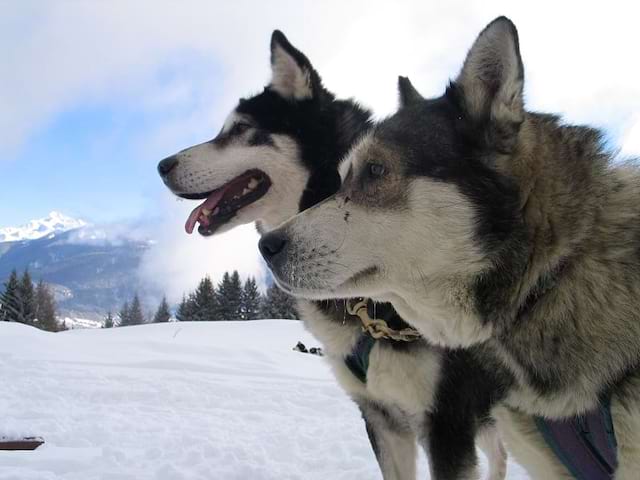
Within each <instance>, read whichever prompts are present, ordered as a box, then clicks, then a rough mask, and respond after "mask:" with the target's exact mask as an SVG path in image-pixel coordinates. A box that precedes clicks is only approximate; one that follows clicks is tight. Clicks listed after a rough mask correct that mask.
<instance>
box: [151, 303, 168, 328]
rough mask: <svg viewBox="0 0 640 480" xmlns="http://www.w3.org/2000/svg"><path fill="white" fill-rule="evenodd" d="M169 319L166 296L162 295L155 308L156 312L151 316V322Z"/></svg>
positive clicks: (161, 321)
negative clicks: (156, 308)
mask: <svg viewBox="0 0 640 480" xmlns="http://www.w3.org/2000/svg"><path fill="white" fill-rule="evenodd" d="M170 319H171V311H170V310H169V304H168V303H167V297H162V301H161V302H160V305H159V306H158V310H156V314H155V315H154V316H153V323H164V322H168V321H169V320H170Z"/></svg>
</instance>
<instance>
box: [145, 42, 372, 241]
mask: <svg viewBox="0 0 640 480" xmlns="http://www.w3.org/2000/svg"><path fill="white" fill-rule="evenodd" d="M271 70H272V78H271V81H270V83H269V85H268V86H267V87H266V88H265V89H264V91H263V92H262V93H260V94H258V95H255V96H253V97H251V98H248V99H242V100H240V102H239V104H238V105H237V107H236V108H235V109H234V110H233V111H232V112H231V114H230V115H229V116H228V117H227V120H226V121H225V123H224V126H223V127H222V130H221V131H220V133H219V134H218V135H217V136H216V137H215V138H214V139H213V140H211V141H209V142H205V143H202V144H200V145H196V146H193V147H190V148H187V149H185V150H183V151H181V152H179V153H177V154H175V155H173V156H171V157H168V158H166V159H164V160H162V161H161V162H160V164H159V165H158V171H159V173H160V176H161V177H162V180H163V181H164V183H165V184H166V185H167V187H169V189H170V190H171V191H172V192H173V193H174V194H176V195H178V196H180V197H182V198H186V199H192V200H204V201H203V202H202V203H200V204H199V205H198V206H197V207H196V208H195V209H194V210H193V211H192V213H191V215H190V216H189V218H188V220H187V222H186V230H187V232H188V233H191V232H192V231H193V229H194V227H195V225H196V224H198V223H199V228H198V231H199V232H200V234H202V235H205V236H209V235H212V234H214V233H221V232H224V231H227V230H230V229H232V228H234V227H236V226H238V225H242V224H245V223H251V222H254V221H260V222H261V223H262V224H263V226H264V227H265V229H267V230H268V229H269V228H271V227H273V226H275V225H278V224H279V223H281V222H283V221H284V220H286V219H287V218H289V217H291V216H292V215H294V214H295V213H297V212H299V211H300V210H302V209H304V208H306V207H309V206H311V205H313V204H315V203H317V202H318V201H320V200H322V199H324V198H326V197H327V196H329V195H331V194H332V193H334V192H335V191H336V190H337V189H338V187H339V185H340V177H339V174H338V167H337V166H338V161H339V159H340V158H341V157H342V156H343V155H344V154H345V153H346V152H347V151H348V148H349V147H350V146H351V144H352V143H353V142H354V141H355V139H356V138H357V137H358V136H359V135H361V133H362V131H363V130H365V129H367V128H368V127H369V116H370V115H369V113H368V112H367V111H365V110H363V109H361V108H360V107H359V106H358V105H357V104H355V103H354V102H351V101H337V100H335V98H334V96H333V94H331V93H330V92H329V91H328V90H326V89H325V88H324V87H323V85H322V82H321V79H320V76H319V75H318V73H317V72H316V70H315V69H314V68H313V67H312V65H311V63H310V62H309V60H308V59H307V57H306V56H305V55H304V54H302V53H301V52H300V51H298V50H297V49H295V48H294V47H293V46H292V45H291V44H290V43H289V41H288V40H287V39H286V37H285V36H284V35H283V34H282V33H281V32H279V31H275V32H274V33H273V35H272V38H271Z"/></svg>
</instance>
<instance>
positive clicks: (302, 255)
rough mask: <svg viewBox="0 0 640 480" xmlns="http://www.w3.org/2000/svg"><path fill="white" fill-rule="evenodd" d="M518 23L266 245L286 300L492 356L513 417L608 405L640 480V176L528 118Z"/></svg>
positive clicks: (619, 473) (565, 129) (379, 131)
mask: <svg viewBox="0 0 640 480" xmlns="http://www.w3.org/2000/svg"><path fill="white" fill-rule="evenodd" d="M523 83H524V71H523V65H522V59H521V57H520V50H519V42H518V35H517V31H516V29H515V26H514V25H513V24H512V23H511V21H509V20H508V19H506V18H504V17H501V18H499V19H496V20H495V21H494V22H492V23H491V24H489V26H488V27H487V28H486V29H485V30H484V31H483V32H482V33H480V35H479V37H478V39H477V40H476V42H475V43H474V45H473V46H472V47H471V49H470V51H469V54H468V56H467V59H466V60H465V62H464V65H463V67H462V70H461V72H460V75H459V76H458V78H457V79H456V80H455V81H454V82H452V83H451V84H450V85H449V87H448V88H447V90H446V92H445V94H444V95H443V96H441V97H439V98H435V99H430V100H424V99H422V98H421V97H420V95H419V94H417V92H414V94H413V95H412V101H411V102H409V104H407V105H405V107H404V108H401V109H400V110H399V111H398V112H397V113H396V114H395V115H393V116H392V117H390V118H388V119H386V120H384V121H383V122H381V123H380V124H378V125H377V126H376V127H375V129H373V130H372V131H371V132H369V133H368V134H367V135H366V136H365V137H364V138H363V139H362V140H361V141H360V142H359V143H358V145H357V146H356V147H355V148H354V149H353V150H352V152H351V154H350V155H349V157H348V159H347V160H346V162H345V163H344V166H343V167H342V168H341V171H342V174H343V178H344V180H343V183H342V186H341V189H340V191H339V192H338V193H337V194H336V195H335V196H332V197H331V198H330V199H327V200H326V201H325V202H323V203H322V204H321V205H318V206H316V207H314V208H312V209H309V210H307V211H305V212H302V213H301V214H299V215H298V216H296V217H294V218H293V219H291V220H289V221H288V222H286V223H285V224H284V225H282V226H281V227H279V228H278V229H277V230H274V231H272V232H270V233H269V234H268V235H267V236H264V237H263V238H262V240H261V243H263V246H262V251H263V253H264V254H265V256H266V257H267V258H268V260H269V263H270V265H271V267H272V270H273V272H274V274H275V275H276V278H277V280H278V282H279V284H280V286H282V287H283V288H284V289H285V290H287V291H289V292H291V293H293V294H295V295H299V296H302V297H306V298H313V299H323V298H332V297H338V298H340V297H343V296H355V295H363V296H367V297H373V298H377V299H380V300H384V301H390V302H391V303H392V304H393V306H394V308H395V309H396V310H397V312H398V313H399V314H400V315H401V316H402V318H404V319H406V320H407V322H409V323H410V324H411V325H413V326H414V327H416V328H417V329H418V330H420V332H422V333H423V335H424V336H425V337H427V338H428V339H430V340H431V341H432V342H434V343H435V344H439V345H442V346H445V347H469V346H471V345H478V344H481V345H484V346H485V347H486V348H488V349H490V350H492V351H493V352H494V353H495V354H496V355H498V357H499V358H500V359H501V364H502V365H504V366H505V367H507V368H508V369H509V371H510V372H511V373H512V375H513V377H514V379H515V382H514V384H513V385H512V386H511V388H510V391H509V393H508V395H507V398H506V401H505V402H506V404H508V405H510V406H511V407H515V408H518V409H520V410H521V411H524V412H526V413H528V414H534V415H542V416H545V417H550V418H564V417H569V416H573V415H578V414H582V413H583V412H585V411H591V410H593V409H597V408H601V405H602V404H605V405H608V404H610V411H611V414H612V422H613V426H614V427H615V433H616V436H617V443H618V467H617V470H616V473H615V478H617V479H622V478H624V479H638V478H640V370H639V367H640V209H639V208H638V205H640V168H638V165H637V163H636V164H633V163H631V162H628V163H619V162H614V161H613V159H614V155H613V154H612V153H611V152H609V151H607V149H606V148H605V147H604V146H603V142H602V135H601V134H600V132H598V131H596V130H594V129H592V128H589V127H584V126H573V125H564V124H562V123H561V122H560V120H559V119H558V118H557V117H556V116H553V115H548V114H538V113H532V112H527V111H526V110H525V108H524V102H523Z"/></svg>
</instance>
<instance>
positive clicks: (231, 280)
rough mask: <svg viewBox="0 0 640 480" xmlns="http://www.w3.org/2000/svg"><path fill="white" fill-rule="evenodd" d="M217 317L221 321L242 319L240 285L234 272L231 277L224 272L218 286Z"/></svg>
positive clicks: (238, 276)
mask: <svg viewBox="0 0 640 480" xmlns="http://www.w3.org/2000/svg"><path fill="white" fill-rule="evenodd" d="M217 293H218V301H219V306H220V308H219V316H220V319H221V320H240V319H241V318H242V284H241V283H240V275H239V274H238V271H237V270H234V271H233V273H232V274H231V275H229V272H225V273H224V275H223V276H222V281H221V282H220V283H219V284H218V292H217Z"/></svg>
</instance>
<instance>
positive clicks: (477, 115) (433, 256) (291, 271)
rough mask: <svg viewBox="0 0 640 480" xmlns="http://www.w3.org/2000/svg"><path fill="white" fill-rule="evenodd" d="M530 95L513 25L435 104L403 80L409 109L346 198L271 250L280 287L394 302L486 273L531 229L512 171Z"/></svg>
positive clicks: (356, 155)
mask: <svg viewBox="0 0 640 480" xmlns="http://www.w3.org/2000/svg"><path fill="white" fill-rule="evenodd" d="M522 85H523V69H522V63H521V60H520V54H519V48H518V37H517V32H516V30H515V27H514V26H513V24H512V23H511V22H510V21H509V20H507V19H505V18H499V19H497V20H495V21H494V22H492V23H491V24H490V25H489V26H488V27H487V28H486V29H485V30H484V31H483V32H482V33H481V34H480V36H479V37H478V39H477V40H476V42H475V44H474V45H473V47H472V48H471V50H470V52H469V54H468V57H467V59H466V61H465V64H464V66H463V68H462V71H461V73H460V75H459V77H458V78H457V80H456V81H455V82H452V83H451V85H450V86H449V88H448V89H447V91H446V93H445V94H444V95H443V96H442V97H439V98H436V99H431V100H425V99H423V98H422V97H421V96H420V95H419V94H418V93H417V92H416V91H415V89H414V88H413V87H412V86H411V84H410V83H409V81H408V80H407V79H401V80H400V98H401V101H402V103H403V105H402V107H401V108H400V110H399V111H398V112H397V113H396V114H395V115H393V116H392V117H390V118H388V119H386V120H385V121H383V122H381V123H380V124H379V125H378V126H376V127H375V129H374V130H372V131H371V132H370V133H368V134H367V135H366V136H365V137H364V138H363V139H362V140H361V141H360V142H359V143H358V144H357V146H356V147H355V148H354V149H353V150H352V151H351V153H350V154H349V156H348V157H347V159H346V160H345V162H344V163H343V165H342V166H341V173H342V176H343V183H342V186H341V188H340V190H339V191H338V193H337V194H336V195H334V196H332V197H330V198H329V199H327V200H325V201H324V202H323V203H321V204H320V205H317V206H316V207H314V208H311V209H309V210H307V211H306V212H303V213H301V214H299V215H297V216H295V217H293V218H292V219H290V220H289V221H287V222H286V223H284V224H283V225H282V226H280V227H279V228H278V229H277V230H274V231H272V232H270V233H269V234H268V235H266V236H264V237H263V238H262V240H261V242H260V247H261V251H262V252H263V256H264V257H265V259H266V260H267V262H268V263H269V265H270V266H271V269H272V271H273V273H274V275H275V277H276V280H277V282H278V283H279V284H280V286H281V287H283V288H284V289H285V290H287V291H288V292H290V293H292V294H295V295H298V296H304V297H309V298H332V297H333V298H335V297H345V296H370V297H377V298H382V299H389V298H391V296H390V295H398V294H402V293H406V290H407V289H409V290H411V291H413V292H414V293H415V291H416V289H418V290H420V289H428V288H430V286H431V285H433V284H434V283H435V282H437V281H438V280H439V279H443V278H450V277H451V276H456V275H460V276H468V275H473V274H474V273H477V272H479V271H480V270H482V269H483V268H485V267H486V266H487V265H488V263H489V262H491V260H492V256H493V255H494V254H495V252H496V251H497V250H498V249H500V248H501V247H502V245H503V244H504V241H505V239H507V238H508V237H509V236H510V235H511V234H512V233H513V231H514V229H517V228H518V225H520V221H521V217H520V213H519V204H518V199H519V194H518V189H517V188H516V187H515V184H514V182H513V181H512V180H511V179H510V178H509V177H508V176H507V175H505V174H503V173H501V171H500V165H501V164H502V163H503V162H504V161H508V159H509V158H510V156H511V155H512V153H513V152H514V151H515V150H516V149H517V146H518V135H519V129H520V125H521V123H522V121H523V117H524V110H523V104H522ZM432 282H434V283H432ZM401 291H402V292H401Z"/></svg>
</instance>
